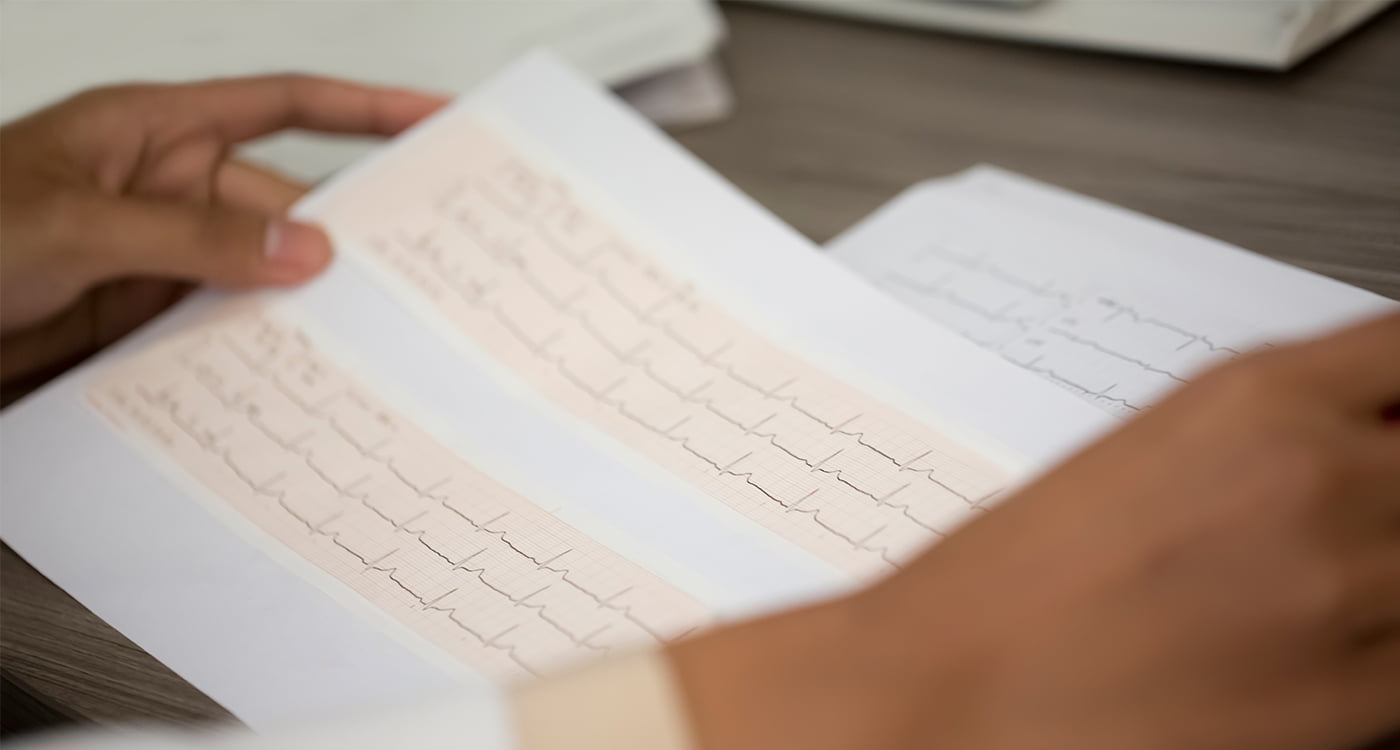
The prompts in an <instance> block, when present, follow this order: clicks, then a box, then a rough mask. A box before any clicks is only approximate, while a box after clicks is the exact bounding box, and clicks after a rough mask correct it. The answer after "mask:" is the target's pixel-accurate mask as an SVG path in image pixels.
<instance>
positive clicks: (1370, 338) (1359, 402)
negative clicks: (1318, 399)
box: [1277, 313, 1400, 416]
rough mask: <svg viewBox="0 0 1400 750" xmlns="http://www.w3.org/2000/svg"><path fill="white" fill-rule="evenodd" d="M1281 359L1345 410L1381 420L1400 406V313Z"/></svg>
mask: <svg viewBox="0 0 1400 750" xmlns="http://www.w3.org/2000/svg"><path fill="white" fill-rule="evenodd" d="M1277 355H1278V359H1279V361H1280V364H1283V363H1284V361H1285V360H1286V362H1287V366H1288V367H1289V368H1290V371H1291V372H1292V373H1293V374H1294V375H1295V376H1296V377H1297V378H1298V379H1299V380H1300V381H1302V382H1304V383H1305V384H1307V385H1308V386H1309V387H1311V388H1313V389H1315V390H1316V391H1317V392H1319V393H1321V394H1324V395H1325V396H1326V397H1327V398H1329V399H1331V400H1332V401H1333V402H1334V403H1337V404H1340V405H1343V406H1344V407H1345V408H1348V409H1357V410H1365V411H1367V412H1371V413H1374V414H1375V415H1377V416H1380V415H1381V414H1382V413H1384V412H1385V410H1387V409H1389V408H1391V407H1393V405H1394V404H1395V402H1396V401H1400V313H1392V314H1389V315H1385V316H1382V317H1379V318H1375V319H1373V320H1369V321H1367V322H1365V323H1361V324H1360V325H1356V326H1353V327H1351V328H1347V329H1345V330H1343V331H1341V332H1340V333H1335V334H1333V335H1331V336H1328V337H1326V338H1322V339H1318V340H1317V341H1312V342H1308V343H1305V344H1298V345H1295V346H1291V347H1288V348H1286V349H1283V350H1279V351H1278V352H1277Z"/></svg>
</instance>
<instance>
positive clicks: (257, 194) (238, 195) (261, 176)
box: [214, 160, 308, 216]
mask: <svg viewBox="0 0 1400 750" xmlns="http://www.w3.org/2000/svg"><path fill="white" fill-rule="evenodd" d="M307 190H308V188H307V187H306V186H305V185H303V184H301V183H300V182H297V181H296V180H293V179H291V178H290V177H285V176H283V175H280V174H278V173H277V172H274V171H272V170H270V169H266V168H264V167H261V166H258V165H256V164H250V163H248V162H244V161H237V160H230V161H225V162H223V163H221V164H220V165H219V168H218V172H217V173H216V174H215V175H214V197H215V199H216V201H217V202H219V203H222V204H224V205H227V206H232V207H234V208H241V209H245V210H248V211H254V212H257V213H260V214H263V215H265V216H282V215H284V214H286V213H287V211H288V210H289V209H291V207H292V204H294V203H296V202H297V201H298V200H300V199H301V197H302V196H303V195H306V192H307Z"/></svg>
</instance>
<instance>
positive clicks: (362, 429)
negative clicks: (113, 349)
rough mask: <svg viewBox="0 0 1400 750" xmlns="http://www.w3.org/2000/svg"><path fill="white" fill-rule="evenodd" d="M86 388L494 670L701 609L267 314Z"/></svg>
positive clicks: (127, 427)
mask: <svg viewBox="0 0 1400 750" xmlns="http://www.w3.org/2000/svg"><path fill="white" fill-rule="evenodd" d="M88 395H89V399H90V401H91V403H92V404H93V405H94V406H95V407H96V408H97V409H98V410H99V411H100V412H101V413H102V414H103V415H105V416H106V417H107V418H108V420H109V421H110V422H111V423H112V424H113V425H114V426H116V427H117V428H118V429H119V430H120V431H122V432H123V433H125V434H127V435H128V436H131V437H133V438H138V439H141V440H144V441H146V442H147V443H149V444H150V445H151V446H152V447H154V448H155V449H157V450H158V451H159V452H162V453H164V454H165V455H166V456H168V457H170V458H171V459H173V460H174V461H175V463H176V464H178V465H179V466H180V467H181V468H182V469H183V470H184V471H186V472H188V473H189V474H190V475H192V476H193V477H195V478H196V479H197V480H199V481H200V482H201V483H203V484H204V485H205V486H206V487H207V488H209V489H210V490H212V491H213V492H214V493H216V494H217V495H219V496H220V497H221V498H223V500H224V501H226V502H227V503H229V504H230V505H231V506H232V507H233V508H235V509H236V510H238V511H239V512H240V513H242V514H243V515H244V516H245V517H247V518H248V519H249V520H251V521H252V522H253V523H254V524H256V525H257V526H259V527H260V528H262V529H263V530H264V531H266V532H267V533H268V534H270V535H271V536H273V537H274V538H276V539H277V540H278V541H280V542H281V543H282V544H285V545H287V546H288V547H290V548H291V549H292V550H293V551H295V552H297V553H298V554H300V555H301V556H302V557H304V558H305V559H307V560H309V561H310V562H312V563H313V564H315V565H317V566H319V567H320V568H322V569H323V570H325V571H326V572H328V573H330V574H331V575H333V576H334V577H336V578H337V579H339V580H340V581H342V582H343V583H346V584H347V585H349V586H350V587H351V588H352V589H354V590H355V591H357V592H359V593H360V594H361V595H362V596H364V597H365V598H367V599H368V600H370V602H371V603H373V604H374V605H376V606H378V607H379V608H380V609H382V610H383V611H385V612H386V613H388V614H390V615H391V616H393V617H395V618H397V619H398V620H400V621H401V622H403V623H404V624H406V625H408V626H409V627H410V628H411V629H413V630H414V631H416V632H417V633H419V634H420V635H422V636H424V637H425V638H426V639H427V640H428V641H430V642H431V643H433V644H435V645H437V646H439V647H441V648H442V649H444V650H446V651H447V652H448V653H450V654H452V655H453V656H455V657H457V658H459V659H460V660H462V661H463V662H465V663H467V664H468V665H470V666H472V667H475V668H477V669H480V670H481V671H483V672H484V673H486V674H488V675H490V676H492V677H494V678H497V679H504V680H509V679H512V678H517V677H521V676H526V675H532V674H539V673H541V672H543V671H545V670H547V669H550V668H553V667H557V666H560V665H562V664H566V663H569V662H572V661H576V660H582V659H584V658H587V657H589V656H596V655H600V654H604V653H607V652H608V651H610V650H614V649H618V648H623V647H628V646H637V645H641V644H645V643H656V642H658V641H669V640H672V639H674V638H677V637H679V636H681V635H683V634H684V633H686V632H688V631H689V630H691V629H693V628H694V627H696V626H697V625H700V624H702V623H703V622H704V621H705V620H706V619H707V613H706V611H705V609H704V608H703V607H702V606H701V605H700V604H699V603H698V602H696V601H694V600H692V599H691V598H689V597H688V596H687V595H685V594H683V593H681V592H680V591H678V590H676V589H675V588H673V587H671V586H670V585H668V584H667V583H665V582H664V581H662V580H661V579H659V578H658V577H656V576H654V575H652V574H651V573H649V572H647V571H645V570H643V569H641V568H640V567H638V566H636V565H634V564H632V563H631V562H628V561H627V560H625V559H624V558H622V557H621V556H619V555H617V554H615V553H613V552H612V551H611V550H609V549H607V548H605V547H603V546H602V545H600V544H598V543H597V542H595V541H593V540H592V539H590V538H589V537H587V536H585V535H583V534H582V533H580V532H578V531H577V530H575V529H573V528H571V527H570V526H568V525H567V524H565V523H563V522H562V521H560V520H558V519H557V518H555V517H554V516H552V515H551V514H549V513H547V512H545V511H543V510H541V509H540V508H538V507H537V506H535V505H534V504H532V503H531V502H530V501H528V500H526V499H525V498H522V497H520V496H518V495H516V494H515V493H513V492H512V491H510V490H509V489H507V488H506V487H504V486H502V485H500V484H499V483H497V482H495V481H494V480H492V479H491V478H490V477H488V476H487V475H485V474H483V473H482V472H480V471H478V470H477V469H475V468H473V467H472V466H471V465H469V464H467V463H466V462H465V461H463V460H461V459H459V458H457V457H455V456H454V455H453V454H451V453H450V452H449V451H447V450H446V449H445V448H443V447H442V446H441V445H439V444H437V443H436V442H435V441H434V440H433V439H432V438H431V437H429V436H428V435H426V434H424V433H423V432H422V431H421V430H419V429H418V428H416V427H415V426H414V425H412V424H410V423H408V422H407V421H405V420H404V419H402V418H401V417H400V416H398V415H396V414H394V413H392V412H391V411H390V410H389V409H388V408H387V407H386V406H385V405H383V404H382V403H380V402H379V401H378V400H377V399H376V398H375V397H374V396H373V395H372V394H370V393H368V392H366V390H365V389H364V388H363V387H361V386H360V385H359V384H357V383H355V382H354V381H353V380H352V379H351V378H350V377H348V376H347V375H346V373H345V372H344V371H343V370H342V369H341V368H340V367H338V366H337V365H336V364H335V363H334V362H332V361H331V360H330V359H329V358H328V357H327V356H326V355H325V354H323V353H322V352H321V351H318V348H317V346H316V344H315V342H313V341H312V340H311V339H310V338H309V337H308V336H307V335H306V334H305V333H304V332H302V331H301V330H299V329H297V328H296V327H295V326H293V325H291V324H289V323H288V322H286V321H285V320H281V319H279V318H278V317H277V316H276V315H274V314H272V313H269V312H265V311H258V310H252V311H244V312H239V313H234V314H227V313H226V314H225V315H224V316H222V318H221V319H219V320H216V321H215V322H212V323H207V324H204V325H202V326H201V327H199V328H196V329H194V330H191V331H189V332H187V333H184V334H182V335H181V336H179V337H177V338H175V339H173V340H169V341H165V342H161V343H160V344H158V345H157V346H155V347H154V348H152V349H151V350H149V351H147V352H145V353H143V354H141V355H138V356H136V357H135V358H133V359H131V360H128V361H125V362H123V363H121V364H119V365H118V366H116V367H115V368H112V369H110V370H109V371H106V372H104V373H103V374H102V376H101V377H100V378H99V380H98V381H97V382H96V383H95V384H94V385H93V386H92V387H91V389H90V390H89V393H88Z"/></svg>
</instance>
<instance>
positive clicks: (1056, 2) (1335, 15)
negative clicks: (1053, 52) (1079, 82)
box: [770, 0, 1393, 70]
mask: <svg viewBox="0 0 1400 750" xmlns="http://www.w3.org/2000/svg"><path fill="white" fill-rule="evenodd" d="M770 2H773V3H775V4H779V5H784V6H788V7H795V8H804V9H809V10H820V11H828V12H831V13H837V14H842V15H847V16H854V17H859V18H866V19H870V20H875V21H884V22H889V23H897V24H904V25H910V26H923V27H927V28H932V29H940V30H944V31H952V32H958V33H966V34H977V35H982V36H993V37H1004V38H1008V39H1016V40H1021V41H1032V42H1042V43H1046V44H1059V45H1065V46H1073V47H1088V48H1091V49H1100V50H1105V51H1110V52H1122V53H1128V54H1137V55H1147V56H1154V57H1169V58H1177V59H1183V60H1191V61H1196V62H1208V63H1217V64H1222V65H1239V66H1245V67H1256V68H1269V69H1274V70H1283V69H1287V68H1289V67H1292V66H1293V65H1294V64H1295V63H1297V62H1298V61H1300V60H1302V59H1303V58H1306V57H1307V56H1308V55H1311V54H1312V53H1313V52H1316V51H1317V50H1319V49H1321V48H1322V47H1324V46H1326V45H1327V44H1328V43H1330V42H1331V41H1333V40H1334V39H1336V38H1337V37H1339V36H1341V35H1342V34H1344V33H1346V32H1347V31H1349V30H1351V29H1352V28H1355V27H1356V26H1357V25H1359V24H1361V23H1362V22H1364V21H1365V20H1366V19H1368V18H1370V17H1372V16H1374V15H1375V14H1376V13H1379V12H1380V11H1381V10H1383V9H1384V8H1385V7H1386V6H1388V5H1390V4H1391V3H1392V2H1393V0H995V1H988V0H982V1H979V2H968V1H964V0H770Z"/></svg>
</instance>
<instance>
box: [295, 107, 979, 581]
mask: <svg viewBox="0 0 1400 750" xmlns="http://www.w3.org/2000/svg"><path fill="white" fill-rule="evenodd" d="M389 161H391V162H392V163H391V164H385V165H383V166H381V168H380V171H379V172H378V173H373V174H370V175H368V176H367V178H366V179H365V180H363V181H362V183H361V184H359V185H356V186H349V187H347V188H345V189H343V190H342V191H341V192H340V193H337V194H333V195H331V196H329V199H328V202H327V203H325V204H323V206H324V208H323V211H322V216H323V217H324V218H325V219H326V220H327V221H329V222H332V223H333V224H334V225H335V226H337V227H339V228H341V229H342V230H349V231H352V232H353V233H354V234H355V235H356V236H358V237H359V238H360V239H362V240H363V242H364V244H365V245H367V246H368V247H369V248H371V249H372V252H373V254H374V256H375V257H377V258H378V259H379V260H381V261H382V262H383V264H384V265H385V267H387V268H389V269H391V271H392V272H393V273H396V274H397V275H398V276H399V277H400V279H401V280H402V281H403V282H406V284H405V285H404V287H406V288H407V289H408V290H410V291H409V292H408V293H410V294H413V295H418V296H420V297H421V298H423V299H425V300H426V301H427V302H428V303H429V304H430V305H431V306H432V307H433V308H435V310H436V311H437V313H438V314H440V315H441V316H443V317H444V318H445V319H446V320H447V321H448V322H449V323H450V324H452V325H454V326H455V327H456V328H457V329H458V330H460V331H461V332H462V333H464V334H465V335H466V337H467V338H468V339H469V340H470V341H471V342H472V343H473V344H475V345H476V346H477V347H478V348H479V349H480V350H483V351H485V352H486V353H487V354H489V355H490V356H492V357H494V358H495V359H497V360H498V361H499V362H501V363H503V364H504V365H506V366H507V367H508V368H509V369H510V370H511V371H512V372H513V373H515V374H516V375H517V376H518V377H520V378H521V379H522V380H524V381H525V382H527V383H529V384H530V385H531V386H533V387H534V388H535V389H536V390H537V391H538V392H539V393H541V394H542V395H544V396H545V397H546V398H548V399H549V400H551V401H553V402H554V403H555V404H556V405H558V406H560V407H562V408H563V409H565V410H566V411H568V412H570V413H572V414H573V415H575V416H577V417H579V418H581V419H583V420H584V421H585V422H587V423H589V424H591V425H592V426H593V427H594V428H596V429H598V430H600V431H602V432H603V433H606V434H607V435H609V436H611V437H612V438H614V439H616V440H617V441H619V442H621V443H622V444H624V445H626V446H628V447H630V448H631V449H633V450H635V451H636V452H638V453H640V454H642V455H644V456H646V457H648V458H650V459H651V460H653V461H654V462H656V463H657V464H659V465H660V466H661V467H663V468H665V469H667V470H668V471H670V472H671V473H673V474H674V475H675V476H677V477H680V478H682V479H683V480H685V481H687V482H689V483H690V484H691V485H692V486H694V487H696V488H698V489H700V490H702V491H704V492H706V493H708V494H709V495H710V496H712V497H714V498H717V499H719V500H720V501H722V502H724V503H726V504H728V505H729V506H730V507H732V508H734V509H736V510H738V511H739V512H741V513H742V514H744V515H746V516H747V517H749V518H751V519H753V520H755V521H757V522H758V523H760V524H762V525H763V526H764V527H766V528H768V529H770V530H772V531H774V532H776V533H777V534H779V535H780V536H782V537H784V538H786V539H789V540H791V541H792V542H795V543H797V544H799V545H801V546H802V547H804V548H806V549H808V550H809V551H811V552H813V553H815V554H817V555H818V556H820V557H822V558H823V559H826V560H827V561H829V562H831V563H833V564H834V565H836V566H838V567H840V568H842V569H844V570H847V571H849V572H851V573H853V574H856V575H873V574H876V573H879V572H883V571H888V570H890V569H891V568H892V567H897V566H898V565H899V564H900V563H901V562H902V561H904V560H906V559H907V558H909V557H910V556H912V555H913V554H915V553H916V552H917V551H919V550H920V549H922V548H923V547H924V546H926V545H927V544H928V543H929V542H931V541H933V540H934V539H936V538H937V537H938V536H939V535H941V534H944V533H946V532H947V531H949V530H950V529H951V528H952V527H953V526H954V525H956V524H958V523H960V522H961V521H962V520H964V519H965V518H966V517H967V516H968V515H969V514H971V513H972V512H973V511H974V510H975V509H976V508H977V507H978V505H979V503H981V502H982V501H984V500H985V499H987V498H988V497H990V496H991V495H992V494H994V493H995V492H996V491H997V490H998V489H999V488H1000V487H1001V486H1002V485H1003V483H1004V481H1005V474H1004V472H1003V470H1002V469H1001V467H999V466H997V465H996V464H994V463H992V462H990V461H988V460H987V459H985V458H983V457H981V456H980V455H978V454H976V453H974V452H972V451H971V450H969V449H967V448H966V447H964V446H962V445H960V444H959V443H957V442H955V441H954V440H952V439H950V438H948V437H947V436H944V435H942V434H939V433H938V432H936V431H934V430H932V429H930V428H928V427H927V426H925V425H923V424H921V423H919V422H917V421H915V420H913V419H911V418H909V417H907V416H905V415H904V414H902V413H901V412H898V411H896V410H894V409H892V408H890V407H888V406H886V405H884V404H882V403H880V402H878V401H876V400H874V399H872V398H870V397H868V396H867V395H865V394H864V393H862V392H861V391H859V390H857V389H855V388H853V387H852V386H850V385H848V384H846V383H844V382H841V381H839V380H837V379H835V378H833V377H832V376H830V375H828V374H827V373H825V372H824V371H822V370H820V369H818V368H816V367H814V366H812V365H810V364H808V363H806V362H804V361H803V360H801V359H799V358H798V357H796V356H794V355H792V354H790V353H788V352H787V351H785V350H783V349H782V348H780V347H779V346H777V345H775V344H774V343H773V342H771V341H769V340H767V339H766V338H764V337H763V336H761V335H759V334H758V333H756V332H754V331H753V330H752V329H750V328H748V327H746V326H744V325H742V324H740V323H739V322H737V321H736V320H734V319H732V318H731V317H730V316H729V315H727V314H726V313H725V312H723V311H722V310H720V309H719V308H718V307H717V306H716V305H714V304H712V303H710V302H708V301H707V300H706V299H704V298H703V296H702V295H701V294H700V293H699V292H698V291H697V290H696V289H695V288H694V287H693V286H692V285H691V284H689V283H687V282H685V281H683V280H681V279H679V278H676V277H675V276H673V275H671V274H670V273H669V272H667V271H666V270H663V268H662V267H661V266H660V265H658V263H657V262H656V261H655V260H654V259H653V258H652V257H651V254H650V253H648V252H647V251H646V250H645V249H644V248H643V247H642V246H641V244H640V243H639V242H638V241H635V240H633V239H631V238H630V237H629V236H627V235H626V234H624V233H623V232H622V231H620V230H619V229H618V228H617V227H616V226H615V223H614V222H612V221H610V220H609V219H605V218H604V217H603V216H602V215H601V213H600V212H599V211H597V210H595V209H594V208H592V207H590V205H589V203H588V202H586V201H585V200H584V199H583V198H582V197H581V196H582V195H584V194H585V193H584V191H583V190H582V189H580V188H578V187H576V186H575V185H574V184H573V183H571V182H570V181H567V180H566V179H565V178H563V177H561V176H560V175H559V174H558V173H557V172H556V171H554V170H551V169H549V168H546V167H544V166H541V165H540V164H538V163H534V162H533V161H532V160H530V159H528V158H526V156H525V155H524V153H523V152H522V151H521V150H520V149H519V148H517V147H516V146H515V145H513V144H512V143H510V142H508V141H507V140H506V139H505V138H504V137H502V136H501V135H499V134H497V133H495V132H493V131H490V130H488V129H487V128H486V127H485V126H484V125H481V124H479V123H470V124H464V125H463V126H462V127H460V128H457V129H454V130H453V131H452V132H451V133H450V135H449V136H440V137H439V138H437V139H436V140H419V141H417V142H415V143H411V144H408V146H407V147H405V149H404V150H402V151H400V152H399V153H396V154H395V159H393V160H389ZM775 283H781V282H779V281H777V280H775Z"/></svg>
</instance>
